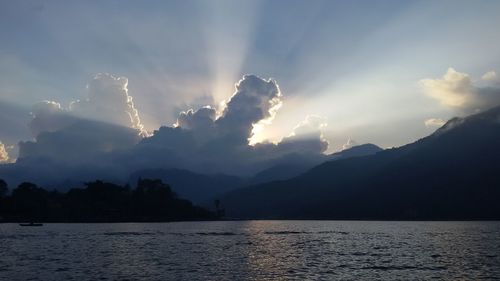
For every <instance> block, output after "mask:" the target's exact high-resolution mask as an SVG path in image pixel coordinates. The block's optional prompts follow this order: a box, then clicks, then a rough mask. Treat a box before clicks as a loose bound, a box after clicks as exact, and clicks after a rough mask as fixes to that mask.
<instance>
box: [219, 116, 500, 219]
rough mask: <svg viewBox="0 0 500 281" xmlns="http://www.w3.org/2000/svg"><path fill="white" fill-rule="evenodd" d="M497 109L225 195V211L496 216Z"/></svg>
mask: <svg viewBox="0 0 500 281" xmlns="http://www.w3.org/2000/svg"><path fill="white" fill-rule="evenodd" d="M499 140H500V107H496V108H493V109H491V110H489V111H487V112H484V113H480V114H476V115H472V116H469V117H466V118H454V119H451V120H450V121H448V122H447V123H446V124H445V125H444V126H443V127H441V128H440V129H438V130H437V131H436V132H435V133H433V134H432V135H430V136H428V137H426V138H423V139H420V140H418V141H416V142H414V143H411V144H408V145H405V146H402V147H399V148H393V149H388V150H384V151H380V152H378V153H376V154H374V155H370V156H364V157H355V158H349V159H341V160H337V161H329V162H326V163H324V164H321V165H319V166H316V167H315V168H313V169H311V170H309V171H308V172H307V173H304V174H302V175H300V176H298V177H295V178H292V179H289V180H284V181H276V182H271V183H266V184H261V185H255V186H251V187H247V188H244V189H241V190H237V191H234V192H231V193H228V194H227V195H226V196H224V197H223V198H222V200H221V201H222V204H223V206H224V207H225V209H226V214H227V215H228V216H230V217H239V218H287V219H313V218H314V219H500V204H498V202H499V201H500V172H499V171H500V141H499Z"/></svg>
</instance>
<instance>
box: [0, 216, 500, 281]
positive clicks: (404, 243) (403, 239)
mask: <svg viewBox="0 0 500 281" xmlns="http://www.w3.org/2000/svg"><path fill="white" fill-rule="evenodd" d="M499 278H500V222H343V221H242V222H191V223H160V224H134V223H131V224H47V225H45V226H43V227H20V226H18V225H17V224H0V280H429V279H437V280H480V279H484V280H498V279H499Z"/></svg>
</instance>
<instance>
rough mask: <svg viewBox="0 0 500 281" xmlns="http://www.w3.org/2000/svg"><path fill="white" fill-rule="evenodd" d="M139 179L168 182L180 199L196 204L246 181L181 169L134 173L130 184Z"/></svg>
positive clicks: (239, 185)
mask: <svg viewBox="0 0 500 281" xmlns="http://www.w3.org/2000/svg"><path fill="white" fill-rule="evenodd" d="M139 178H150V179H161V180H162V181H164V182H168V183H169V184H170V186H171V187H172V190H173V191H174V192H175V193H177V194H178V195H179V196H180V197H182V198H186V199H188V200H191V201H193V202H195V203H206V202H208V201H212V200H213V199H215V198H216V197H218V196H220V195H221V194H223V193H225V192H228V191H231V190H234V189H237V188H240V187H242V186H243V185H244V180H243V179H242V178H239V177H236V176H229V175H224V174H217V175H204V174H198V173H194V172H191V171H188V170H181V169H150V170H142V171H137V172H135V173H133V174H132V175H131V176H130V180H129V182H137V180H138V179H139Z"/></svg>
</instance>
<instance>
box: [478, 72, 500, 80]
mask: <svg viewBox="0 0 500 281" xmlns="http://www.w3.org/2000/svg"><path fill="white" fill-rule="evenodd" d="M481 79H483V80H485V81H498V80H499V77H498V76H497V73H496V72H495V71H488V72H486V73H485V74H484V75H483V76H481Z"/></svg>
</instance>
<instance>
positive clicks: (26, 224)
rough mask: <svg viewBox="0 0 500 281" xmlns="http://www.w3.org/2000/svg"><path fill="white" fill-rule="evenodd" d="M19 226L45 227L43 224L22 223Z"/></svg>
mask: <svg viewBox="0 0 500 281" xmlns="http://www.w3.org/2000/svg"><path fill="white" fill-rule="evenodd" d="M19 225H20V226H43V223H34V222H30V223H20V224H19Z"/></svg>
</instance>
